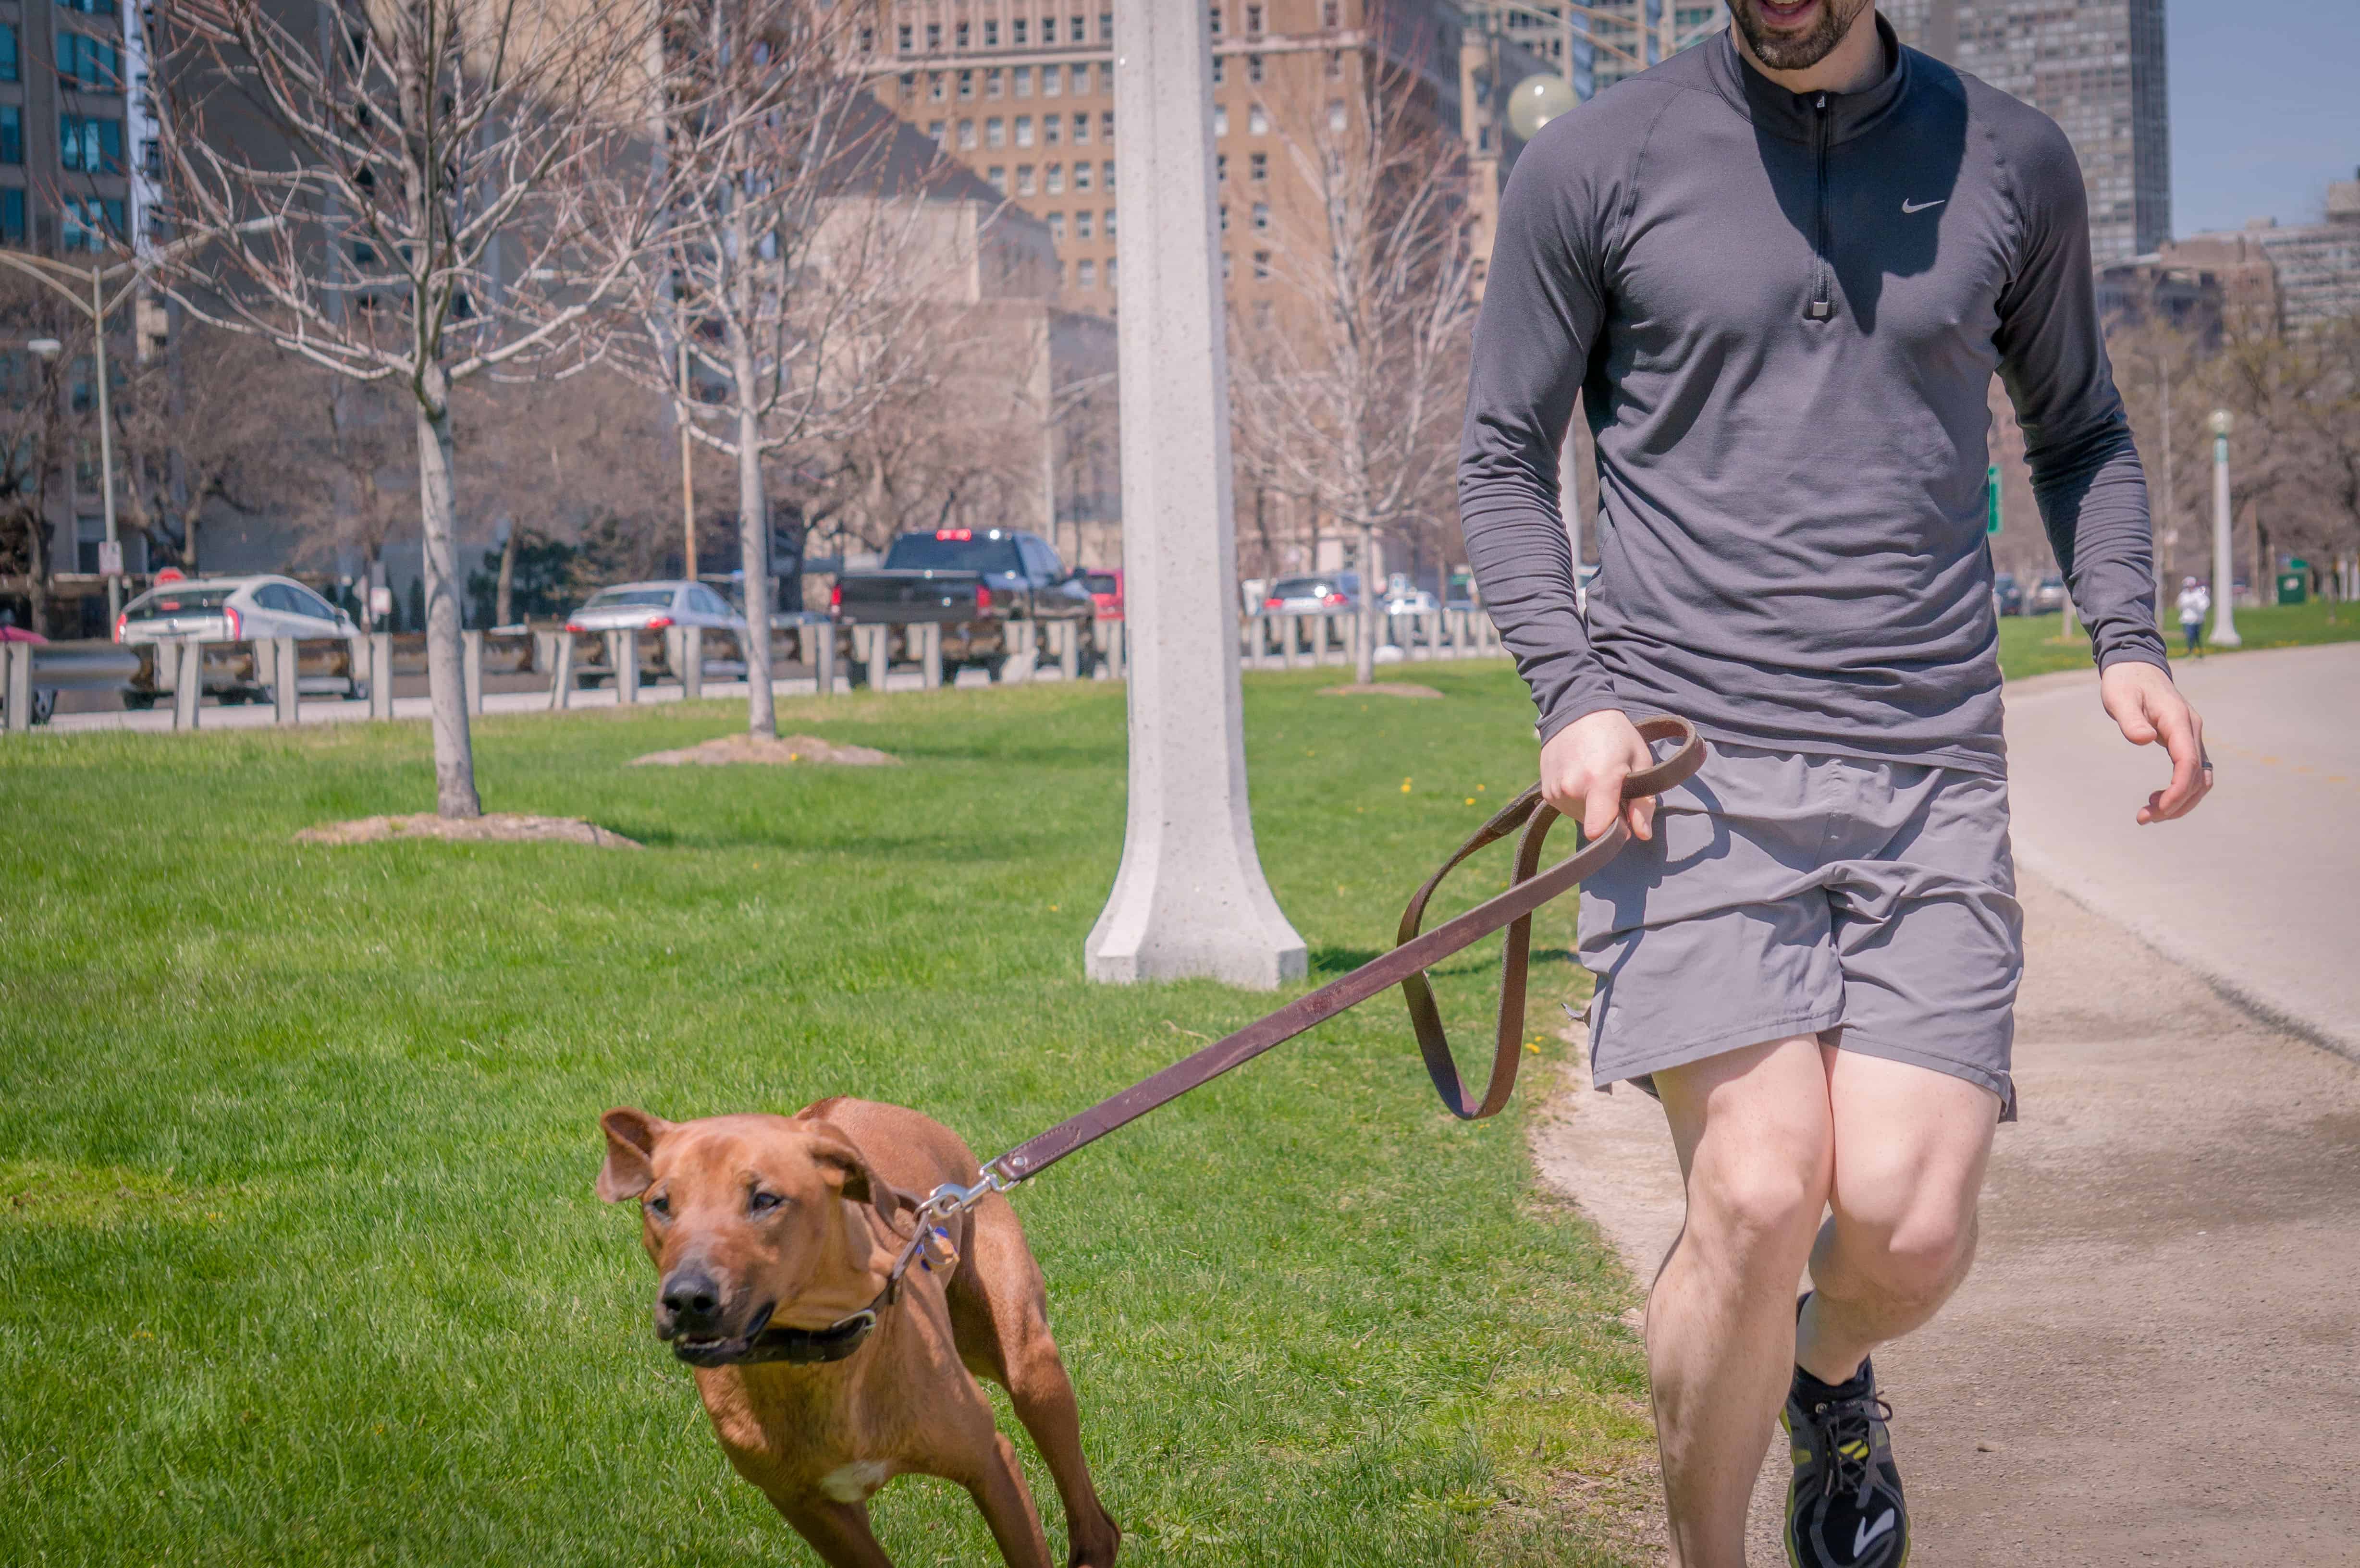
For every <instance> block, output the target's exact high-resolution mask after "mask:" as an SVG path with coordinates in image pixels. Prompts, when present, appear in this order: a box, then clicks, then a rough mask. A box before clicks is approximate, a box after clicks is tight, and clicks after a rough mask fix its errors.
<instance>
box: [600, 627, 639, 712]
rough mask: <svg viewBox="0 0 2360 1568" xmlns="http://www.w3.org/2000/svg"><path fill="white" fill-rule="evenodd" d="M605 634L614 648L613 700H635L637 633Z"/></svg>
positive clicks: (637, 670) (637, 655)
mask: <svg viewBox="0 0 2360 1568" xmlns="http://www.w3.org/2000/svg"><path fill="white" fill-rule="evenodd" d="M606 636H607V637H609V638H611V639H612V640H611V641H610V642H609V644H608V646H609V647H611V648H614V650H615V701H616V702H623V703H630V702H638V701H639V633H637V632H608V633H607V634H606Z"/></svg>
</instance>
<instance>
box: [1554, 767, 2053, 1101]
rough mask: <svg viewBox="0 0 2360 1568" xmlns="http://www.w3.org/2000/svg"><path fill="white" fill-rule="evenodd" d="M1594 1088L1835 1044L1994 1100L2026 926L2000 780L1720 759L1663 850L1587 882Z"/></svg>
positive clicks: (1690, 786)
mask: <svg viewBox="0 0 2360 1568" xmlns="http://www.w3.org/2000/svg"><path fill="white" fill-rule="evenodd" d="M1579 932H1580V934H1579V942H1580V958H1581V962H1582V963H1583V964H1585V965H1587V966H1588V967H1589V969H1590V972H1591V973H1592V974H1593V975H1596V976H1597V977H1598V988H1597V995H1596V996H1595V998H1594V999H1593V1000H1592V1002H1591V1004H1590V1072H1591V1077H1592V1079H1593V1081H1594V1082H1595V1083H1596V1084H1597V1086H1598V1087H1599V1088H1601V1089H1603V1088H1606V1087H1608V1086H1609V1085H1611V1084H1612V1083H1617V1082H1620V1081H1622V1080H1626V1079H1627V1080H1633V1081H1635V1082H1637V1083H1638V1084H1639V1086H1640V1087H1641V1088H1644V1089H1646V1090H1648V1091H1649V1092H1650V1093H1653V1092H1654V1084H1653V1083H1651V1082H1649V1081H1648V1074H1650V1073H1655V1072H1657V1071H1659V1070H1661V1069H1663V1068H1666V1067H1677V1066H1680V1065H1681V1064H1683V1063H1685V1062H1697V1061H1701V1060H1702V1059H1704V1058H1706V1057H1709V1056H1716V1055H1719V1054H1720V1053H1721V1052H1722V1051H1735V1050H1739V1049H1741V1048H1743V1047H1745V1046H1749V1045H1759V1044H1761V1043H1762V1042H1764V1041H1765V1040H1783V1039H1786V1038H1788V1037H1790V1036H1794V1035H1800V1034H1813V1033H1822V1032H1825V1033H1827V1034H1828V1035H1829V1037H1830V1040H1832V1042H1833V1043H1835V1044H1836V1045H1838V1046H1840V1047H1841V1049H1843V1050H1846V1051H1864V1052H1866V1053H1867V1054H1869V1055H1871V1056H1882V1057H1887V1058H1890V1059H1891V1060H1893V1061H1896V1062H1914V1063H1916V1064H1917V1065H1918V1066H1920V1067H1930V1068H1932V1069H1933V1070H1934V1071H1936V1072H1938V1073H1950V1074H1951V1075H1952V1076H1953V1077H1958V1078H1964V1079H1965V1080H1967V1082H1969V1083H1975V1084H1979V1085H1981V1086H1982V1087H1983V1088H1985V1089H1988V1090H1990V1091H1991V1092H1992V1093H1993V1094H1996V1095H1998V1096H1999V1100H2000V1105H2001V1113H2000V1119H2001V1120H2003V1121H2010V1120H2013V1119H2015V1116H2016V1085H2015V1083H2014V1081H2013V1080H2012V1079H2011V1078H2010V1077H2009V1075H2008V1068H2009V1052H2010V1048H2011V1046H2012V1045H2013V1044H2014V1042H2015V1037H2016V981H2017V979H2018V978H2019V977H2020V976H2021V975H2022V973H2023V969H2024V929H2023V916H2022V913H2021V911H2020V910H2019V909H2018V907H2017V905H2016V869H2015V866H2014V863H2013V861H2012V860H2011V858H2010V856H2009V853H2008V842H2007V781H2006V779H2001V778H1994V777H1993V776H1991V775H1988V774H1981V773H1968V772H1961V771H1960V770H1958V769H1955V768H1919V767H1907V766H1896V765H1895V764H1891V763H1883V762H1867V761H1862V760H1859V759H1856V758H1852V757H1822V756H1811V755H1797V754H1796V753H1792V752H1779V751H1765V750H1759V749H1756V748H1754V747H1751V746H1724V745H1721V744H1720V743H1718V742H1715V743H1713V745H1712V746H1711V747H1710V756H1709V757H1707V759H1706V761H1705V765H1704V768H1703V769H1702V770H1701V771H1700V772H1699V773H1698V775H1697V776H1696V777H1695V778H1694V779H1690V780H1689V781H1688V783H1686V784H1683V785H1681V786H1680V787H1679V788H1678V789H1673V790H1671V791H1669V792H1667V793H1666V795H1665V796H1664V797H1663V798H1662V800H1661V801H1660V802H1659V806H1658V810H1657V811H1656V815H1655V838H1654V839H1653V840H1652V841H1649V842H1644V843H1639V842H1634V843H1633V844H1631V845H1630V846H1629V847H1628V848H1626V849H1624V850H1623V851H1622V854H1621V855H1617V856H1616V857H1615V858H1614V859H1613V861H1612V862H1611V863H1610V864H1609V865H1608V866H1606V868H1605V869H1604V870H1602V871H1601V872H1600V873H1599V874H1598V875H1597V876H1595V877H1591V878H1590V880H1589V881H1587V882H1585V883H1583V884H1582V887H1581V915H1580V925H1579Z"/></svg>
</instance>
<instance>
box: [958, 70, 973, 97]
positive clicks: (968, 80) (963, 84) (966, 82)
mask: <svg viewBox="0 0 2360 1568" xmlns="http://www.w3.org/2000/svg"><path fill="white" fill-rule="evenodd" d="M974 97H975V72H974V71H960V72H959V98H960V101H961V102H963V103H964V102H972V101H973V99H974Z"/></svg>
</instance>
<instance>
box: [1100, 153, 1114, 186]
mask: <svg viewBox="0 0 2360 1568" xmlns="http://www.w3.org/2000/svg"><path fill="white" fill-rule="evenodd" d="M1100 167H1101V168H1103V169H1105V170H1106V183H1105V185H1104V186H1103V187H1102V189H1104V190H1108V191H1111V190H1113V189H1114V159H1112V158H1109V159H1107V160H1106V162H1105V163H1104V164H1103V165H1101V166H1100Z"/></svg>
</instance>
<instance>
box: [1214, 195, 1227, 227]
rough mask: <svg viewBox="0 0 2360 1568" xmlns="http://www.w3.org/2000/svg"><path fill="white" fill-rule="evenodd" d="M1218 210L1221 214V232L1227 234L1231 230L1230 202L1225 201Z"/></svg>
mask: <svg viewBox="0 0 2360 1568" xmlns="http://www.w3.org/2000/svg"><path fill="white" fill-rule="evenodd" d="M1216 210H1217V211H1218V212H1219V213H1220V214H1221V233H1223V234H1228V233H1229V203H1228V202H1227V201H1224V202H1222V203H1221V204H1220V206H1219V207H1218V209H1216Z"/></svg>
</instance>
